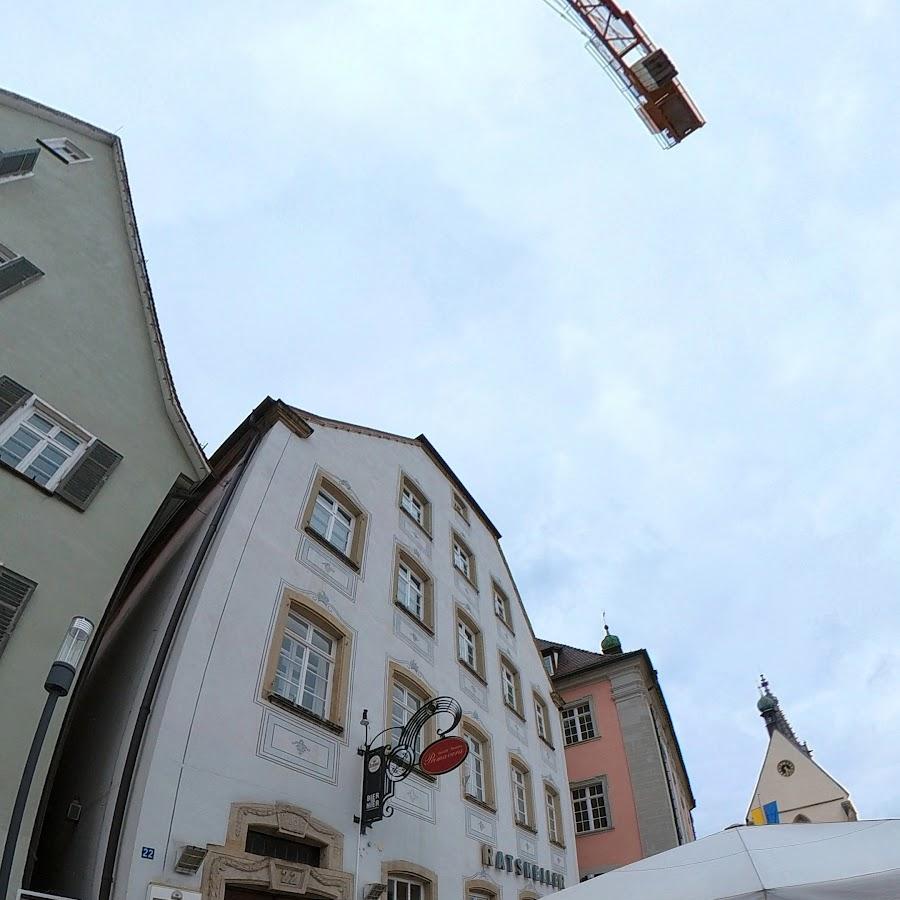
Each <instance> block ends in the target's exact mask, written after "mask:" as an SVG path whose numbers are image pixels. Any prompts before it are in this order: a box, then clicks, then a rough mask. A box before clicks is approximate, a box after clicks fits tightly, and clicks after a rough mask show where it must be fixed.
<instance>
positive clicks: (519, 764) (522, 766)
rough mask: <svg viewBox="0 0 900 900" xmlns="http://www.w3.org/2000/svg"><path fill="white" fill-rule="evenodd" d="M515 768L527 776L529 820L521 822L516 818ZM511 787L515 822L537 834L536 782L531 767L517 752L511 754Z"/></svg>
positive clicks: (526, 789) (526, 805)
mask: <svg viewBox="0 0 900 900" xmlns="http://www.w3.org/2000/svg"><path fill="white" fill-rule="evenodd" d="M513 769H518V770H519V772H521V773H522V774H523V775H524V776H525V808H526V810H527V811H528V820H527V821H526V822H520V821H519V820H518V819H517V818H516V789H515V782H514V781H513ZM509 789H510V797H511V799H512V810H513V822H514V823H515V825H516V827H517V828H524V829H525V830H526V831H530V832H532V833H534V834H537V828H535V822H536V821H537V820H536V819H535V815H534V782H533V780H532V778H531V767H530V766H529V765H528V763H527V762H525V760H524V759H522V757H521V756H519V755H518V754H517V753H510V754H509Z"/></svg>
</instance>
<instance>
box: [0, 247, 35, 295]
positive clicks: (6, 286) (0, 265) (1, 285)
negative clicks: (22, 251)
mask: <svg viewBox="0 0 900 900" xmlns="http://www.w3.org/2000/svg"><path fill="white" fill-rule="evenodd" d="M43 274H44V273H43V272H42V271H41V270H40V269H39V268H38V267H37V266H36V265H35V264H34V263H33V262H30V261H29V260H27V259H25V257H24V256H20V255H19V254H18V253H16V252H15V251H14V250H10V249H9V247H5V246H4V245H3V244H0V299H2V298H3V297H5V296H6V295H7V294H11V293H12V292H13V291H15V290H18V289H19V288H22V287H25V286H26V285H28V284H31V282H32V281H37V279H38V278H40V277H41V276H42V275H43Z"/></svg>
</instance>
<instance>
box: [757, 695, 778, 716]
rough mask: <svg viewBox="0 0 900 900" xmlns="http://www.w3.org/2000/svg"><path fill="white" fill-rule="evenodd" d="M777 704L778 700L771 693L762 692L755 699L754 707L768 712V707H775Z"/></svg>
mask: <svg viewBox="0 0 900 900" xmlns="http://www.w3.org/2000/svg"><path fill="white" fill-rule="evenodd" d="M777 705H778V701H777V700H776V699H775V698H774V697H773V696H772V695H771V694H763V695H762V697H760V698H759V700H757V701H756V708H757V709H758V710H759V711H760V712H768V711H769V710H770V709H775V707H776V706H777Z"/></svg>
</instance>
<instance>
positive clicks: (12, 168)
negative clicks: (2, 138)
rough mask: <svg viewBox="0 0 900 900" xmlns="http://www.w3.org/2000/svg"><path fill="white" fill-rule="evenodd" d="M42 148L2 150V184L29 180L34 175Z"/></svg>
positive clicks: (0, 174) (0, 171)
mask: <svg viewBox="0 0 900 900" xmlns="http://www.w3.org/2000/svg"><path fill="white" fill-rule="evenodd" d="M40 152H41V151H40V148H38V149H37V150H33V149H28V150H0V182H3V181H15V180H17V179H19V178H29V177H30V176H32V175H33V174H34V164H35V163H36V162H37V158H38V154H39V153H40Z"/></svg>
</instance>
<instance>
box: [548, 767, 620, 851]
mask: <svg viewBox="0 0 900 900" xmlns="http://www.w3.org/2000/svg"><path fill="white" fill-rule="evenodd" d="M543 784H544V799H545V800H546V796H547V794H550V795H551V796H552V797H553V805H554V807H555V808H556V840H555V841H554V840H553V839H552V838H551V837H550V823H549V822H548V823H547V839H548V840H549V841H550V843H551V844H552V845H553V846H555V847H559V848H560V849H565V846H566V843H565V820H564V819H563V814H562V801H561V799H560V796H559V791H558V790H557V789H556V786H555V785H553V784H551V783H550V782H549V781H547V779H546V778H545V779H544V781H543ZM544 813H545V815H546V804H545V807H544ZM607 815H609V807H607Z"/></svg>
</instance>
